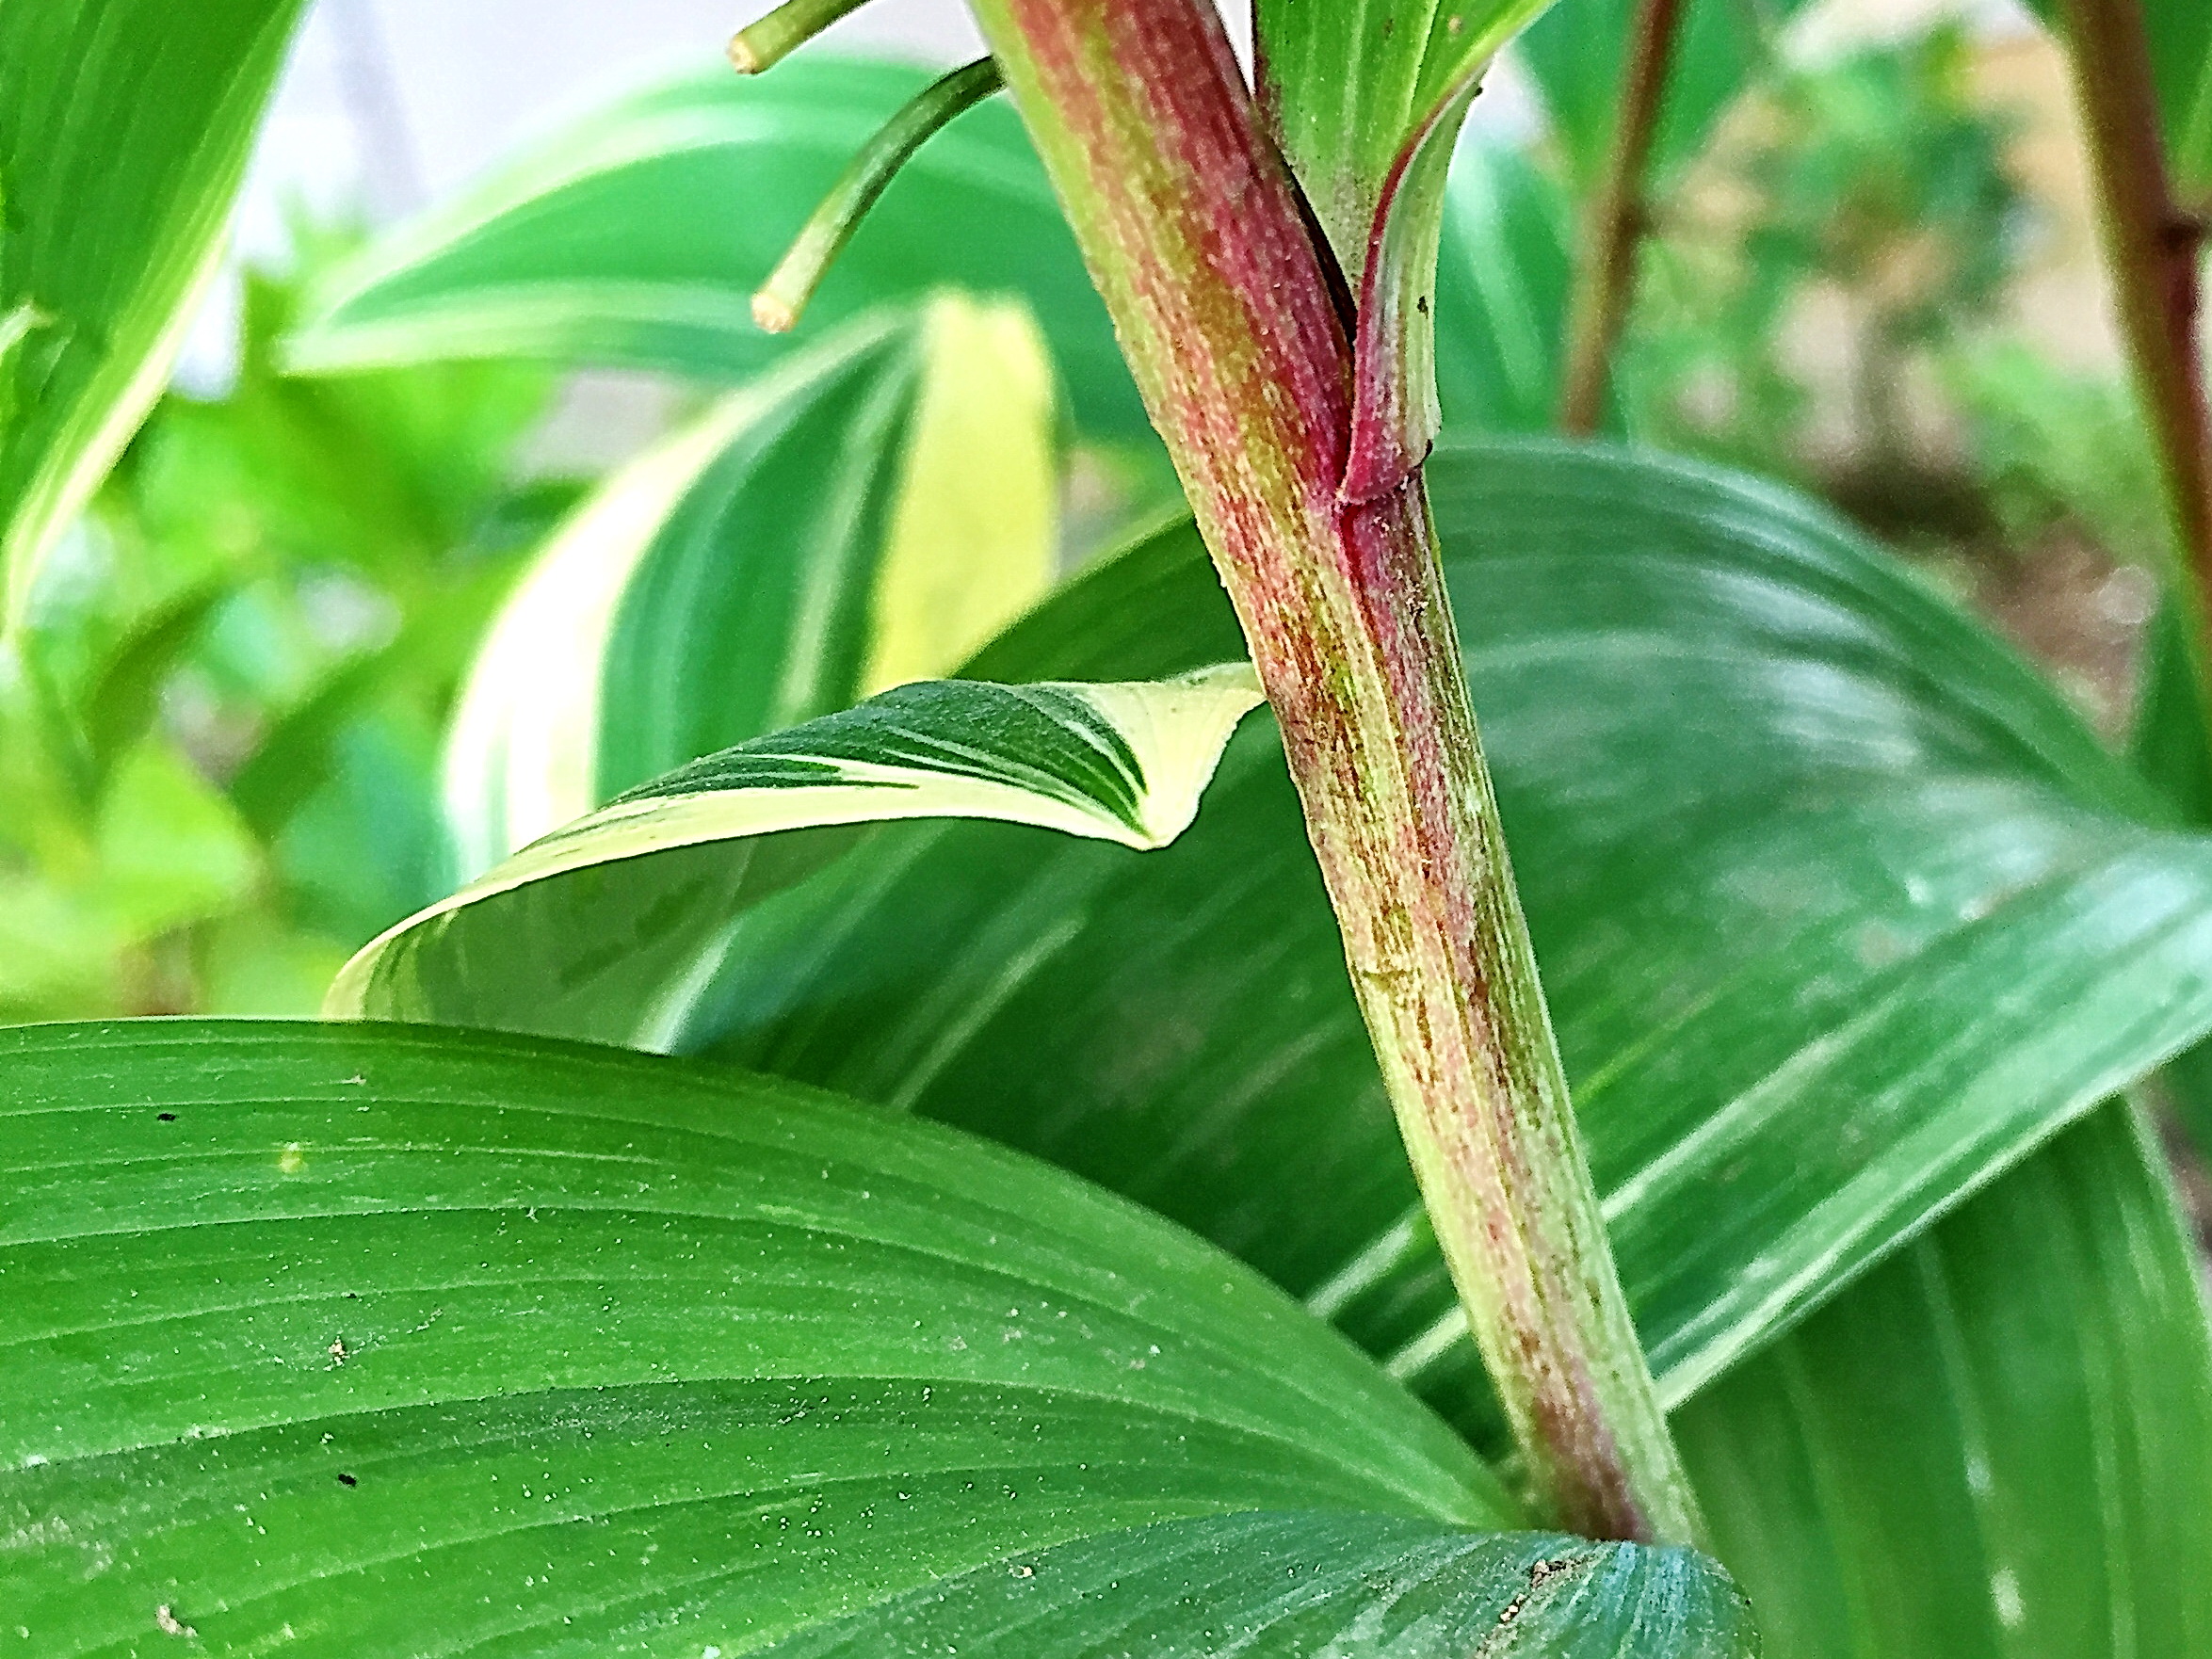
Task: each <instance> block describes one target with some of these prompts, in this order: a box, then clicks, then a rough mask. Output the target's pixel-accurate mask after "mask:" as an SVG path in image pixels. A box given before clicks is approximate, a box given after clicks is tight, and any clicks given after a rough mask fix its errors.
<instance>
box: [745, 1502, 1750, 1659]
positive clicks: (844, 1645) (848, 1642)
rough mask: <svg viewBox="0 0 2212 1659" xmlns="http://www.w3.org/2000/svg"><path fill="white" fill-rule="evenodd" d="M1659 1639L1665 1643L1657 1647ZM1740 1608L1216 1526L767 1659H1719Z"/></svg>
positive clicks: (948, 1585)
mask: <svg viewBox="0 0 2212 1659" xmlns="http://www.w3.org/2000/svg"><path fill="white" fill-rule="evenodd" d="M1662 1633H1664V1634H1662ZM1757 1651H1758V1645H1757V1639H1756V1637H1755V1635H1753V1633H1752V1628H1751V1621H1750V1619H1749V1617H1748V1615H1747V1612H1746V1610H1745V1608H1744V1605H1743V1603H1742V1601H1741V1599H1740V1598H1739V1597H1738V1596H1737V1595H1736V1593H1735V1591H1734V1589H1733V1587H1731V1586H1730V1585H1729V1584H1728V1582H1727V1580H1726V1579H1724V1578H1723V1577H1721V1576H1720V1574H1719V1573H1716V1572H1715V1571H1713V1570H1712V1567H1711V1565H1710V1563H1708V1562H1706V1561H1705V1560H1704V1559H1703V1557H1701V1556H1698V1555H1696V1554H1692V1553H1690V1552H1689V1551H1687V1550H1649V1549H1638V1548H1635V1547H1633V1546H1630V1545H1624V1544H1592V1543H1589V1542H1586V1541H1583V1540H1581V1539H1569V1538H1544V1537H1542V1536H1541V1535H1535V1536H1532V1535H1529V1534H1526V1533H1515V1534H1510V1535H1507V1536H1504V1537H1498V1536H1489V1537H1482V1536H1477V1535H1470V1534H1467V1533H1454V1532H1450V1531H1446V1530H1445V1529H1444V1528H1442V1527H1437V1526H1432V1525H1427V1524H1424V1523H1422V1522H1408V1521H1398V1520H1394V1519H1389V1518H1385V1517H1381V1516H1369V1515H1361V1516H1345V1515H1315V1514H1303V1515H1298V1514H1271V1515H1227V1516H1208V1517H1206V1518H1204V1519H1203V1520H1197V1521H1171V1522H1159V1523H1158V1524H1156V1525H1153V1526H1148V1527H1141V1528H1131V1529H1130V1530H1129V1531H1127V1532H1122V1533H1109V1534H1103V1535H1100V1536H1098V1537H1095V1538H1085V1539H1082V1540H1081V1541H1080V1542H1076V1543H1070V1544H1062V1545H1059V1546H1058V1548H1055V1549H1051V1550H1046V1551H1042V1552H1041V1553H1040V1554H1037V1555H1036V1556H1035V1557H1034V1558H1033V1559H1025V1560H1023V1561H1021V1562H1019V1563H1017V1564H1015V1565H1014V1566H1013V1567H1012V1568H1010V1569H1009V1568H1008V1567H1006V1566H1003V1565H999V1564H993V1565H992V1566H990V1567H984V1568H978V1569H976V1570H972V1571H969V1572H966V1573H963V1574H961V1575H960V1576H959V1577H957V1578H951V1579H948V1580H946V1581H945V1582H944V1583H942V1584H939V1585H933V1586H931V1587H928V1589H925V1590H917V1591H913V1592H911V1593H910V1594H909V1595H907V1596H905V1597H902V1598H900V1599H899V1600H897V1601H895V1602H891V1603H886V1604H885V1605H884V1606H882V1607H880V1608H874V1609H870V1610H869V1612H867V1613H865V1614H863V1615H861V1616H859V1617H857V1618H853V1619H843V1620H839V1621H837V1622H836V1623H833V1624H831V1625H828V1626H825V1627H824V1628H822V1629H821V1630H819V1631H813V1632H809V1633H808V1634H806V1635H802V1636H798V1637H795V1638H793V1639H791V1640H789V1641H786V1642H783V1643H780V1644H778V1645H777V1646H776V1647H774V1648H772V1649H770V1650H769V1653H770V1655H771V1656H772V1659H878V1656H879V1655H881V1654H883V1653H886V1652H891V1653H915V1654H920V1653H946V1652H959V1653H962V1654H966V1655H969V1656H970V1659H1034V1656H1035V1655H1038V1654H1042V1653H1049V1654H1051V1655H1053V1659H1133V1656H1135V1655H1143V1656H1145V1659H1188V1656H1190V1655H1194V1654H1202V1653H1240V1654H1241V1653H1255V1654H1282V1655H1284V1659H1290V1656H1292V1655H1303V1654H1309V1653H1315V1654H1317V1653H1327V1654H1330V1655H1332V1656H1337V1655H1341V1656H1343V1659H1465V1656H1466V1655H1468V1654H1470V1653H1472V1654H1476V1655H1479V1659H1506V1656H1508V1655H1523V1656H1525V1659H1539V1656H1541V1659H1620V1656H1621V1655H1624V1654H1628V1655H1641V1654H1655V1653H1666V1654H1680V1655H1683V1656H1684V1659H1691V1656H1695V1659H1723V1656H1726V1655H1736V1654H1750V1653H1755V1652H1757Z"/></svg>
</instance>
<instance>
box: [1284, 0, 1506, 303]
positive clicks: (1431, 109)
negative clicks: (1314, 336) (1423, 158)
mask: <svg viewBox="0 0 2212 1659" xmlns="http://www.w3.org/2000/svg"><path fill="white" fill-rule="evenodd" d="M1546 4H1548V0H1478V3H1477V4H1473V5H1461V4H1456V3H1455V4H1450V5H1441V6H1440V5H1435V4H1431V3H1428V0H1422V3H1419V4H1408V3H1404V0H1382V3H1381V4H1379V5H1378V4H1363V5H1358V6H1342V5H1329V4H1316V3H1315V0H1255V4H1254V5H1253V7H1252V33H1253V37H1254V42H1255V52H1256V56H1257V57H1258V60H1259V66H1260V68H1259V82H1260V87H1259V91H1260V99H1261V105H1262V107H1263V108H1265V109H1266V111H1267V116H1268V119H1269V121H1271V122H1272V123H1273V125H1274V127H1275V130H1276V133H1277V135H1278V137H1280V138H1281V140H1282V144H1283V152H1284V156H1285V157H1287V158H1288V160H1289V162H1290V165H1291V169H1292V170H1293V171H1295V172H1296V173H1297V174H1298V178H1299V182H1300V184H1301V185H1303V186H1304V187H1305V192H1306V198H1307V200H1308V201H1311V202H1312V203H1313V206H1314V213H1315V216H1316V217H1317V218H1318V219H1319V220H1320V221H1321V227H1322V229H1323V231H1325V232H1326V233H1327V234H1328V237H1329V242H1330V246H1331V247H1332V248H1334V249H1335V250H1336V257H1337V260H1338V261H1339V263H1340V264H1342V265H1343V266H1344V268H1345V270H1346V272H1347V274H1348V275H1349V276H1351V277H1352V278H1353V279H1354V280H1355V281H1356V280H1357V279H1358V277H1359V275H1360V273H1361V272H1362V271H1364V269H1365V268H1366V266H1367V255H1368V250H1369V242H1370V237H1372V236H1373V235H1374V234H1376V233H1377V230H1378V224H1377V220H1378V216H1379V214H1380V209H1381V208H1382V206H1383V203H1384V200H1385V197H1386V196H1387V195H1388V193H1389V191H1390V188H1391V185H1392V174H1393V173H1394V172H1395V171H1397V169H1399V168H1400V167H1401V166H1402V165H1403V164H1404V162H1405V160H1406V158H1407V156H1408V154H1409V153H1410V151H1411V149H1412V148H1413V146H1414V145H1415V144H1416V143H1417V142H1418V141H1419V139H1420V138H1421V137H1422V136H1423V135H1424V133H1425V131H1426V130H1427V129H1429V127H1430V126H1431V125H1432V124H1433V123H1434V122H1436V121H1438V120H1439V119H1440V118H1442V117H1443V116H1444V115H1445V111H1446V110H1447V109H1448V108H1449V107H1450V106H1451V105H1453V104H1454V103H1456V102H1459V101H1461V99H1463V98H1464V96H1465V95H1466V93H1467V90H1468V89H1469V88H1470V87H1471V86H1472V85H1473V84H1474V82H1475V80H1476V78H1477V76H1479V75H1480V74H1481V72H1482V71H1483V70H1485V69H1486V68H1488V67H1489V65H1490V61H1491V59H1492V58H1493V57H1494V56H1496V55H1497V53H1498V50H1499V49H1500V48H1501V47H1503V46H1504V45H1505V43H1506V42H1507V41H1508V40H1511V39H1512V38H1513V36H1514V35H1516V34H1517V33H1519V32H1520V31H1521V29H1523V28H1524V27H1526V24H1527V23H1528V21H1529V19H1530V18H1532V17H1534V16H1536V15H1537V14H1539V13H1540V12H1542V10H1543V8H1544V6H1545V5H1546ZM1458 133H1459V127H1458V123H1457V121H1453V122H1452V125H1451V130H1450V131H1449V132H1448V133H1445V135H1444V139H1443V143H1444V148H1445V152H1446V153H1448V152H1449V151H1450V149H1451V146H1452V141H1453V140H1454V138H1456V137H1458Z"/></svg>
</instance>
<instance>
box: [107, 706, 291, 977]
mask: <svg viewBox="0 0 2212 1659" xmlns="http://www.w3.org/2000/svg"><path fill="white" fill-rule="evenodd" d="M95 845H96V848H97V853H98V862H97V866H96V868H97V871H98V876H97V881H98V886H97V889H96V891H97V893H98V894H99V903H100V905H101V907H102V908H103V909H104V910H105V911H106V912H107V913H108V914H109V915H110V916H111V917H112V918H113V919H114V921H115V923H116V925H117V926H118V928H119V929H120V930H121V933H122V935H123V937H125V938H134V939H146V938H151V937H152V936H153V935H154V934H157V933H161V932H165V931H167V930H168V929H170V928H171V927H180V926H184V925H185V924H186V923H188V922H196V921H199V920H200V919H201V918H202V917H205V916H210V915H214V914H216V913H218V911H221V910H226V909H228V908H229V907H230V906H232V905H234V904H236V903H237V902H238V901H239V900H240V899H241V898H242V897H244V896H245V894H247V892H248V891H249V890H250V888H251V886H252V884H253V882H254V879H255V878H256V877H257V875H258V874H259V869H260V863H259V860H258V858H257V857H256V855H255V851H254V846H253V839H252V837H251V836H250V834H248V832H247V830H246V826H245V825H244V824H242V823H240V822H239V820H238V814H237V813H235V812H234V811H233V810H232V808H231V805H230V803H229V802H228V801H226V800H225V799H224V798H223V797H222V794H221V792H220V791H219V790H218V789H216V788H215V787H214V785H212V784H210V783H209V782H207V781H206V780H205V779H203V778H202V777H201V776H200V775H199V774H198V773H197V772H196V771H194V770H193V769H192V766H191V765H190V763H189V762H187V761H186V759H185V758H184V757H183V756H182V755H180V754H179V753H177V752H176V750H175V749H171V748H170V747H168V746H167V745H164V744H161V743H157V742H149V743H145V744H141V745H140V746H139V747H138V748H137V749H135V750H134V751H132V753H131V754H130V755H128V756H127V757H125V758H124V760H123V761H122V762H121V765H119V766H118V767H117V768H116V774H115V781H114V783H113V785H112V786H111V787H110V788H109V790H108V792H107V796H106V798H105V800H103V801H102V803H101V807H100V815H99V822H98V829H97V830H96V836H95Z"/></svg>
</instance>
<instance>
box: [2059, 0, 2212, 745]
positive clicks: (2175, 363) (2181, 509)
mask: <svg viewBox="0 0 2212 1659" xmlns="http://www.w3.org/2000/svg"><path fill="white" fill-rule="evenodd" d="M2059 15H2060V16H2061V17H2062V18H2063V19H2064V22H2065V24H2066V33H2067V37H2068V44H2069V48H2070V51H2069V56H2071V58H2072V60H2073V64H2074V86H2075V100H2076V102H2077V103H2078V105H2079V106H2080V110H2081V121H2082V126H2083V129H2084V132H2085V135H2086V137H2087V140H2088V146H2089V159H2090V169H2091V175H2092V177H2093V178H2094V180H2095V182H2096V193H2097V203H2098V217H2099V219H2100V221H2101V225H2102V229H2103V233H2104V240H2105V259H2106V264H2107V267H2108V268H2109V270H2110V274H2111V280H2112V291H2113V305H2114V309H2115V310H2116V312H2117V314H2118V318H2119V323H2120V330H2121V334H2122V337H2123V340H2124V341H2125V343H2126V346H2127V357H2128V364H2129V369H2130V372H2131V374H2132V375H2133V378H2134V380H2135V385H2136V395H2137V396H2138V398H2139V401H2140V403H2141V406H2142V411H2143V416H2144V419H2145V420H2146V421H2148V423H2149V424H2150V428H2151V439H2152V443H2153V444H2154V446H2155V449H2156V452H2157V457H2158V470H2159V475H2160V477H2161V478H2162V480H2163V481H2164V485H2165V491H2166V511H2167V518H2168V522H2169V524H2170V526H2171V530H2172V538H2173V550H2174V558H2173V561H2172V578H2171V580H2172V586H2173V588H2174V589H2175V597H2176V599H2177V600H2178V601H2179V602H2180V603H2181V604H2182V605H2183V608H2184V610H2185V612H2186V614H2187V615H2188V619H2189V622H2190V627H2189V636H2190V643H2191V646H2192V650H2191V652H2190V654H2191V657H2192V659H2193V661H2192V667H2193V668H2194V670H2195V680H2196V685H2197V697H2198V701H2199V703H2200V705H2204V706H2207V708H2208V711H2212V690H2208V687H2207V682H2206V668H2207V665H2208V664H2212V604H2208V602H2207V595H2212V415H2208V414H2207V409H2206V404H2205V400H2204V367H2203V362H2202V359H2201V358H2200V356H2199V354H2198V346H2197V314H2198V309H2199V304H2200V299H2201V279H2200V276H2199V272H2198V261H2199V258H2200V256H2201V253H2202V251H2203V246H2204V231H2205V227H2204V223H2203V221H2201V220H2199V219H2196V218H2193V217H2190V216H2189V215H2188V214H2186V213H2184V212H2183V211H2182V210H2181V208H2180V207H2179V205H2178V204H2177V203H2176V202H2175V201H2174V196H2173V188H2172V180H2171V177H2170V175H2169V173H2168V170H2167V166H2166V153H2165V148H2164V145H2163V143H2162V141H2161V138H2160V136H2159V131H2158V100H2157V89H2156V86H2155V82H2154V79H2153V76H2152V71H2151V49H2150V42H2149V39H2148V37H2147V36H2146V34H2145V32H2144V27H2143V14H2142V9H2141V5H2140V0H2059ZM2206 725H2207V729H2208V730H2212V718H2208V719H2207V722H2206Z"/></svg>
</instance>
